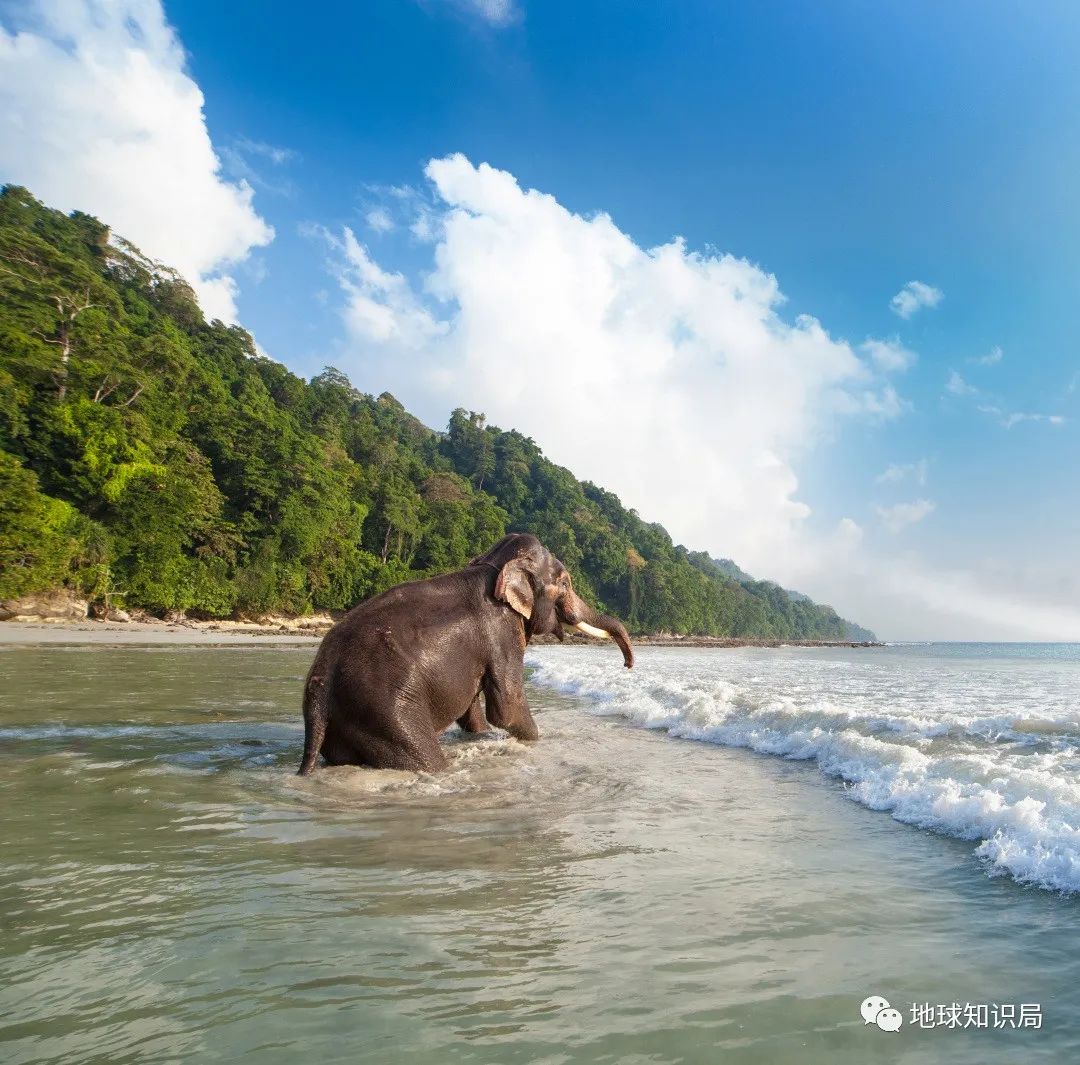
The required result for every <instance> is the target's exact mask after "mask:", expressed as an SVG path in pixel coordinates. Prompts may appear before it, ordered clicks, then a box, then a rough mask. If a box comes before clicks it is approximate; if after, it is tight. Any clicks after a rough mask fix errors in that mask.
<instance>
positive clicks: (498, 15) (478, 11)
mask: <svg viewBox="0 0 1080 1065" xmlns="http://www.w3.org/2000/svg"><path fill="white" fill-rule="evenodd" d="M450 2H451V3H452V4H453V5H454V6H455V7H456V8H458V10H460V11H463V12H464V13H465V14H467V15H473V16H476V17H477V18H480V19H482V20H483V21H484V22H487V23H489V24H490V25H492V26H497V27H502V26H509V25H510V24H511V23H512V22H516V21H517V19H518V18H519V17H520V14H521V12H520V11H519V9H518V5H517V3H515V0H450Z"/></svg>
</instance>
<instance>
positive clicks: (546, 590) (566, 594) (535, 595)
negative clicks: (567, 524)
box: [470, 533, 634, 669]
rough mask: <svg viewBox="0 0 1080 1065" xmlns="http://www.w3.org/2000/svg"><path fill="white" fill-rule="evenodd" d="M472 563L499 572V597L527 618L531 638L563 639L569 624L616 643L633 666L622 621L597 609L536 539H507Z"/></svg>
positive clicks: (521, 535)
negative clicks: (566, 626)
mask: <svg viewBox="0 0 1080 1065" xmlns="http://www.w3.org/2000/svg"><path fill="white" fill-rule="evenodd" d="M470 565H472V566H487V567H490V568H491V569H493V570H495V571H496V573H497V576H496V578H495V589H494V594H495V598H496V599H498V600H501V601H502V602H504V603H506V604H507V605H508V606H509V607H511V609H513V610H515V611H516V612H517V613H518V614H520V615H521V616H522V617H523V618H524V619H525V633H526V635H527V636H528V637H529V638H530V639H531V638H532V637H533V636H540V635H542V634H544V633H551V634H553V635H555V636H557V637H558V638H559V639H560V640H561V639H562V627H563V625H570V626H572V627H573V628H575V629H579V630H580V631H581V632H584V633H587V634H588V635H589V636H601V637H606V638H609V639H612V640H614V641H615V642H616V643H617V644H618V645H619V648H620V649H621V651H622V653H623V663H624V664H625V665H626V668H627V669H629V668H630V667H631V666H632V665H633V664H634V649H633V648H632V647H631V646H630V637H629V636H628V635H627V632H626V629H625V628H623V625H622V623H621V622H620V621H617V620H616V619H615V618H611V617H608V616H607V615H605V614H599V613H597V612H596V611H595V610H593V608H592V607H591V606H589V604H588V603H586V602H585V600H584V599H582V598H581V596H579V595H578V594H577V592H575V591H574V589H573V586H572V584H571V582H570V574H569V573H568V572H567V570H566V567H565V566H564V565H563V564H562V563H561V562H560V561H559V560H558V559H557V558H556V557H555V556H554V555H553V554H552V553H551V552H550V551H549V550H548V549H547V548H546V547H544V545H543V544H542V543H540V541H539V540H538V539H537V538H536V537H535V536H531V535H530V534H528V533H511V534H510V535H509V536H504V537H503V538H502V539H501V540H500V541H499V542H498V543H497V544H496V545H495V546H494V547H493V548H492V549H491V550H490V551H488V552H487V553H486V554H484V555H481V556H480V557H479V558H476V559H473V561H472V562H471V563H470Z"/></svg>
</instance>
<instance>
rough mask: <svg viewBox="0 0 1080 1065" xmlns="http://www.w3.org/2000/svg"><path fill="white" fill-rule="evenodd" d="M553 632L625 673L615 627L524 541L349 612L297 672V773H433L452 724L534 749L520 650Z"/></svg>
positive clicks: (626, 655) (621, 633) (625, 647)
mask: <svg viewBox="0 0 1080 1065" xmlns="http://www.w3.org/2000/svg"><path fill="white" fill-rule="evenodd" d="M563 625H574V626H577V627H584V628H585V629H586V630H587V631H589V632H590V633H591V634H592V635H608V636H610V637H611V638H612V639H614V640H615V642H616V643H617V644H618V645H619V647H620V648H621V649H622V652H623V661H624V663H625V665H626V667H627V668H628V669H629V668H630V667H631V666H632V665H633V663H634V652H633V649H632V648H631V646H630V639H629V637H628V636H627V633H626V629H624V628H623V626H622V624H621V623H620V622H618V621H616V620H615V619H614V618H609V617H607V616H605V615H603V614H598V613H597V612H596V611H595V610H593V609H592V607H590V606H589V605H588V604H587V603H585V602H584V601H583V600H582V599H581V598H580V597H579V596H578V595H577V593H576V592H575V591H574V590H573V587H572V586H571V583H570V575H569V573H567V571H566V567H565V566H564V565H563V564H562V563H561V562H560V561H559V560H558V559H557V558H555V556H554V555H552V554H551V552H550V551H548V550H547V548H545V547H544V545H543V544H541V543H540V541H539V540H538V539H537V538H536V537H535V536H530V535H527V534H525V533H512V534H511V535H509V536H506V537H504V538H503V539H502V540H500V541H499V542H498V543H497V544H496V545H495V546H494V547H493V548H492V549H491V550H490V551H488V552H487V554H485V555H481V556H480V557H479V558H476V559H474V560H473V561H472V562H470V563H469V565H468V566H466V567H465V569H463V570H458V571H457V572H456V573H447V574H443V575H442V576H440V577H432V578H431V579H430V580H425V581H416V582H414V583H411V584H403V585H400V586H398V587H397V588H391V589H390V590H389V591H386V592H383V593H382V594H381V595H377V596H375V597H374V598H372V599H369V600H367V601H366V602H364V603H361V604H360V605H359V606H357V607H355V608H354V609H353V610H351V611H349V613H348V614H346V615H345V617H344V618H342V619H341V620H340V621H339V622H338V623H337V624H336V625H335V626H334V627H333V628H332V629H331V630H330V631H329V632H328V633H327V634H326V636H325V637H324V638H323V641H322V644H321V645H320V647H319V651H318V654H317V655H316V656H315V662H314V663H313V664H312V667H311V671H310V672H309V673H308V678H307V683H306V686H305V689H304V754H303V759H302V761H301V764H300V770H299V772H300V775H301V776H303V775H305V774H307V773H310V772H311V770H312V769H313V768H314V766H315V763H316V762H317V761H318V758H319V755H320V754H321V755H322V756H323V758H324V759H325V760H326V761H327V762H328V763H329V764H330V765H366V766H373V767H375V768H379V769H409V770H416V771H428V772H433V771H435V770H439V769H443V768H445V766H446V756H445V755H444V754H443V751H442V748H441V747H440V745H439V735H440V733H442V732H443V731H444V730H445V729H447V728H448V727H449V726H450V725H452V724H453V723H454V722H455V721H457V722H458V724H460V725H461V727H462V728H464V729H466V730H468V731H470V732H483V731H485V730H486V729H487V727H488V723H489V722H490V724H492V725H495V726H497V727H498V728H503V729H506V730H507V731H508V732H509V733H510V734H511V735H512V736H515V737H516V738H517V739H519V740H536V739H538V738H539V735H540V734H539V732H538V731H537V728H536V722H535V721H533V717H532V714H531V713H530V712H529V704H528V702H527V701H526V698H525V678H524V655H525V647H526V645H527V644H528V642H529V640H531V639H532V637H533V636H538V635H540V634H541V633H553V634H554V635H556V636H558V637H559V638H560V639H561V638H562V626H563ZM481 695H483V700H482V701H481V698H480V697H481Z"/></svg>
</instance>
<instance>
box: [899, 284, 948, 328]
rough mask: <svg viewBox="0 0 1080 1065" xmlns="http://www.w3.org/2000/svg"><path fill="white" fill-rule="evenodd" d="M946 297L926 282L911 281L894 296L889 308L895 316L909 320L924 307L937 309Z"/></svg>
mask: <svg viewBox="0 0 1080 1065" xmlns="http://www.w3.org/2000/svg"><path fill="white" fill-rule="evenodd" d="M944 297H945V293H944V292H942V291H941V289H939V288H934V286H933V285H928V284H926V283H925V282H924V281H909V282H908V283H907V284H906V285H905V286H904V287H903V288H902V289H901V290H900V291H899V292H898V293H897V294H896V295H895V296H893V298H892V299H891V300H890V301H889V306H890V307H891V308H892V309H893V313H894V314H898V315H899V316H900V317H901V318H904V319H908V318H910V317H911V316H912V315H913V314H914V313H915V312H916V311H918V310H921V309H922V308H923V307H936V306H937V305H938V304H939V303H940V302H941V301H942V299H944Z"/></svg>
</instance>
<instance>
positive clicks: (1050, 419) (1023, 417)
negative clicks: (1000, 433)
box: [1001, 411, 1065, 429]
mask: <svg viewBox="0 0 1080 1065" xmlns="http://www.w3.org/2000/svg"><path fill="white" fill-rule="evenodd" d="M1021 422H1046V424H1047V425H1064V424H1065V419H1064V418H1063V417H1062V416H1061V415H1060V414H1025V413H1022V412H1019V411H1016V412H1013V413H1012V414H1006V415H1005V416H1004V417H1003V418H1002V419H1001V424H1002V425H1004V426H1005V428H1006V429H1011V428H1012V427H1013V426H1014V425H1019V424H1020V423H1021Z"/></svg>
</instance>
